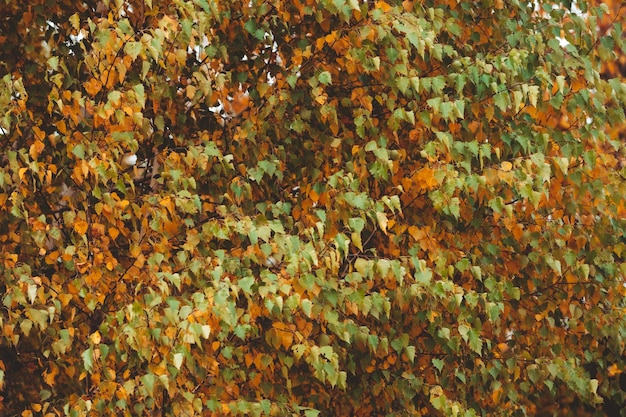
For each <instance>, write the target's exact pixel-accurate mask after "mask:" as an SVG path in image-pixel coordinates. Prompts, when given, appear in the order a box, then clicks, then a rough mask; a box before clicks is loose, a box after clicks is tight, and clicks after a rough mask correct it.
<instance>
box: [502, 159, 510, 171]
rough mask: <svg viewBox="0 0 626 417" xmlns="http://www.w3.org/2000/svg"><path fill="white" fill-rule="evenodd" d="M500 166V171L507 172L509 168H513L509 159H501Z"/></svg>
mask: <svg viewBox="0 0 626 417" xmlns="http://www.w3.org/2000/svg"><path fill="white" fill-rule="evenodd" d="M500 167H501V168H502V171H504V172H509V171H510V170H511V169H513V164H512V163H510V162H509V161H503V162H502V165H500Z"/></svg>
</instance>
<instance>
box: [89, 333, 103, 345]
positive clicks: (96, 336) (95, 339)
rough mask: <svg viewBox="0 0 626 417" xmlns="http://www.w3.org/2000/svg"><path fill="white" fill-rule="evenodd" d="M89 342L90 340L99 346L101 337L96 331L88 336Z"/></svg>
mask: <svg viewBox="0 0 626 417" xmlns="http://www.w3.org/2000/svg"><path fill="white" fill-rule="evenodd" d="M89 340H91V342H92V343H93V344H94V345H99V344H100V341H101V340H102V336H100V332H99V331H97V330H96V331H95V332H93V333H92V334H91V336H89Z"/></svg>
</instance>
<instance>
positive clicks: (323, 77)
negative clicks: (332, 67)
mask: <svg viewBox="0 0 626 417" xmlns="http://www.w3.org/2000/svg"><path fill="white" fill-rule="evenodd" d="M317 80H318V81H319V82H320V83H322V84H325V85H329V84H332V83H333V79H332V76H331V75H330V72H328V71H322V72H321V73H320V74H319V75H318V76H317Z"/></svg>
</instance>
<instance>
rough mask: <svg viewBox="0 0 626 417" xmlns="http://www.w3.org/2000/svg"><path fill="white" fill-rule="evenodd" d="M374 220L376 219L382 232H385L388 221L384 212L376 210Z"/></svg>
mask: <svg viewBox="0 0 626 417" xmlns="http://www.w3.org/2000/svg"><path fill="white" fill-rule="evenodd" d="M376 220H378V226H379V227H380V230H382V231H383V233H384V234H387V223H389V220H388V219H387V216H386V215H385V213H383V212H382V211H379V212H376Z"/></svg>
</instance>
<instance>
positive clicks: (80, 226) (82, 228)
mask: <svg viewBox="0 0 626 417" xmlns="http://www.w3.org/2000/svg"><path fill="white" fill-rule="evenodd" d="M88 228H89V224H88V223H87V222H86V221H84V220H77V221H76V222H75V223H74V230H75V231H76V233H78V234H79V235H84V234H85V233H87V229H88Z"/></svg>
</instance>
